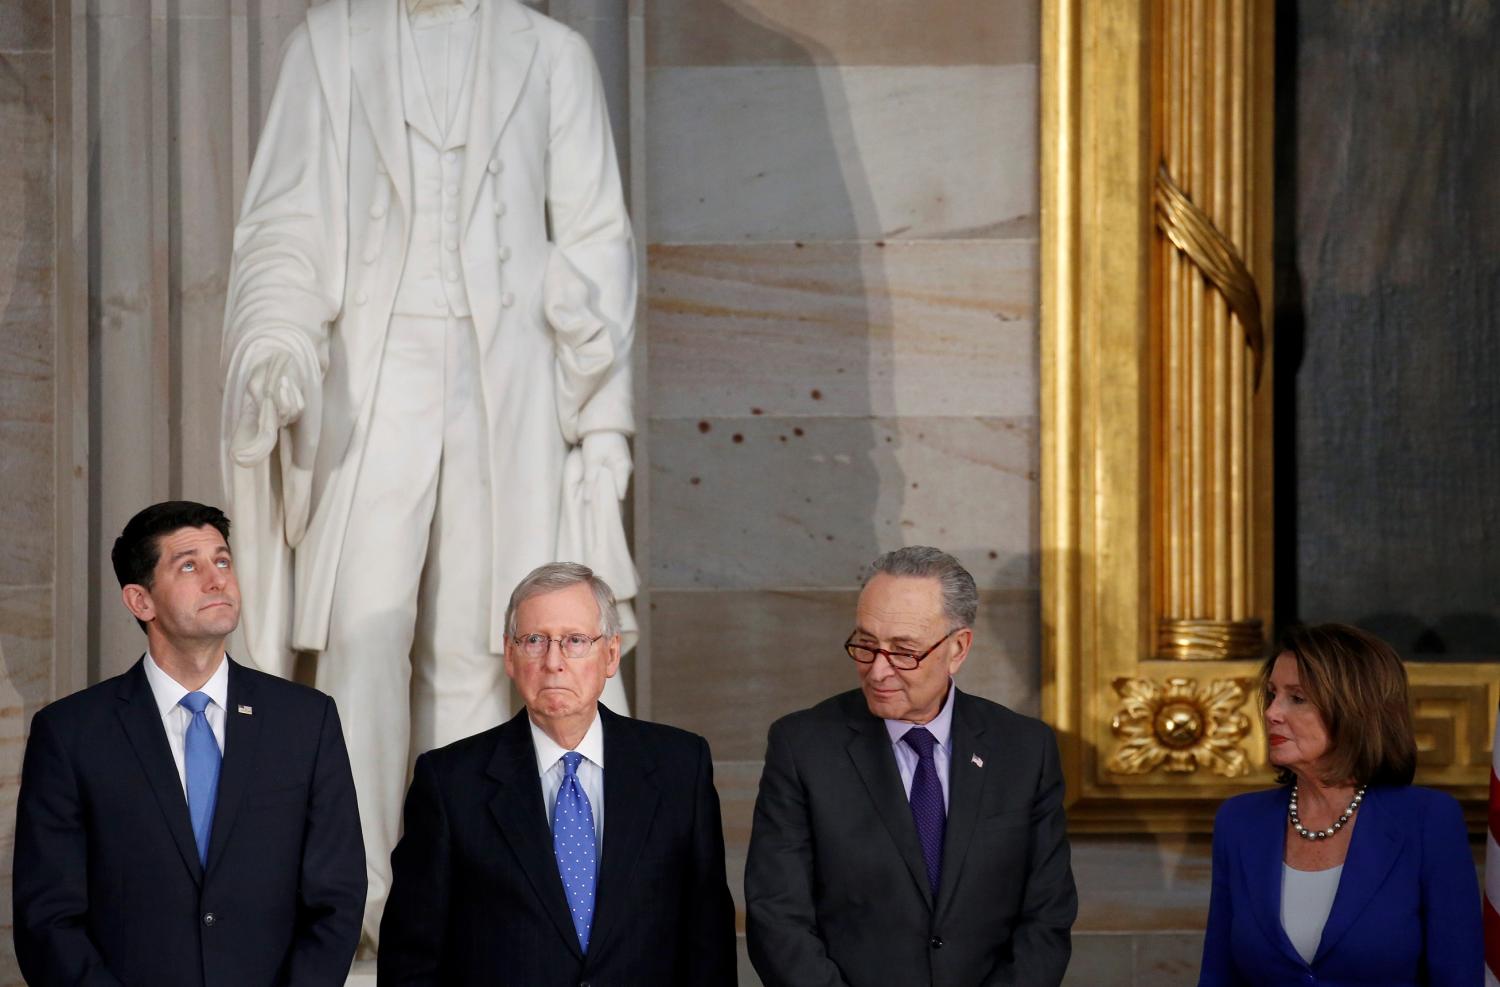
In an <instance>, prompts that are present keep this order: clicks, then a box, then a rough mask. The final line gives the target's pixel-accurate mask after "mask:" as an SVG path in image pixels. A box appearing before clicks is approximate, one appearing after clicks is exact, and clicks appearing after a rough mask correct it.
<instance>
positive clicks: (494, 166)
mask: <svg viewBox="0 0 1500 987" xmlns="http://www.w3.org/2000/svg"><path fill="white" fill-rule="evenodd" d="M501 167H503V166H502V165H501V164H500V159H499V158H490V164H489V169H490V174H491V175H498V174H500V169H501ZM579 987H588V984H580V985H579Z"/></svg>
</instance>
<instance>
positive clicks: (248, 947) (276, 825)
mask: <svg viewBox="0 0 1500 987" xmlns="http://www.w3.org/2000/svg"><path fill="white" fill-rule="evenodd" d="M228 700H229V701H228V704H227V706H228V709H227V713H226V716H225V728H224V760H223V763H222V765H221V767H220V772H219V791H218V803H217V805H216V807H215V811H214V822H213V831H212V836H211V837H210V842H209V851H208V865H207V867H206V868H205V867H203V866H201V865H200V864H199V862H198V848H197V844H196V843H195V842H194V840H193V830H192V824H191V821H190V820H189V817H188V807H187V798H186V796H184V795H183V791H182V782H181V780H180V779H179V776H178V774H177V768H176V765H175V764H174V763H173V760H172V753H171V749H170V748H169V747H168V746H167V734H166V729H165V727H164V726H163V725H162V721H161V714H160V712H159V711H158V709H157V706H156V700H155V698H154V697H153V695H152V693H151V686H150V684H149V683H148V682H147V680H146V672H145V668H144V666H143V665H142V663H141V662H137V663H136V664H135V666H134V667H132V668H131V669H130V671H128V672H126V673H125V674H124V675H120V676H118V677H116V678H112V679H109V680H107V681H104V682H101V683H99V684H98V685H96V686H93V687H91V688H88V689H85V690H83V691H82V692H78V693H74V694H73V695H71V696H68V697H67V698H65V699H60V700H58V701H57V702H55V703H53V704H51V705H50V706H48V707H46V708H45V709H43V710H42V711H41V712H39V713H37V714H36V716H35V717H34V718H33V719H32V721H31V737H30V739H29V740H28V741H27V744H26V760H25V766H24V768H23V769H22V774H21V793H20V800H19V803H18V805H17V809H16V855H15V871H14V873H15V878H14V903H15V941H16V956H17V958H18V959H19V960H20V965H21V973H22V975H23V976H24V977H25V978H26V982H27V983H29V984H31V985H32V987H48V985H54V984H55V985H59V987H61V985H64V984H66V985H70V987H71V985H83V984H86V985H91V987H104V985H111V987H113V985H131V987H137V985H138V987H207V985H212V987H238V985H244V987H267V985H273V984H274V985H282V984H285V985H296V987H302V985H304V984H306V985H328V987H334V985H342V984H343V983H344V980H345V978H346V977H347V976H348V974H349V965H350V962H351V961H352V960H353V958H354V949H355V946H356V945H358V941H359V925H360V918H361V915H362V913H363V911H364V902H365V865H364V853H363V850H362V848H361V838H360V829H359V812H358V809H357V807H356V805H355V801H354V779H353V777H352V776H351V775H350V772H349V756H348V753H347V751H346V750H345V748H344V737H343V733H342V732H341V731H340V728H339V717H338V712H337V710H335V708H334V705H333V700H331V699H329V698H328V697H327V696H325V695H323V694H322V693H320V692H316V691H314V690H312V689H309V688H306V687H305V686H300V685H296V684H294V683H291V682H286V681H284V680H282V679H278V678H275V677H274V676H270V675H265V674H262V673H261V672H257V671H253V670H251V669H248V668H245V667H244V666H241V665H237V664H235V663H234V662H233V661H231V662H230V663H229V695H228ZM240 707H244V708H246V709H248V710H249V712H238V709H239V708H240Z"/></svg>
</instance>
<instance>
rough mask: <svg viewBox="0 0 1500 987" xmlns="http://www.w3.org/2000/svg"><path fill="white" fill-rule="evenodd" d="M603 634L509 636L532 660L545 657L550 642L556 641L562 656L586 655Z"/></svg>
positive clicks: (577, 656)
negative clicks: (591, 635)
mask: <svg viewBox="0 0 1500 987" xmlns="http://www.w3.org/2000/svg"><path fill="white" fill-rule="evenodd" d="M603 636H604V635H603V634H596V635H595V636H593V637H589V636H588V635H587V634H564V635H563V636H562V637H548V636H547V635H545V634H517V635H516V636H515V637H513V638H511V640H512V641H514V642H515V645H516V647H517V648H519V649H520V651H521V654H523V655H525V656H526V657H527V658H531V659H533V660H535V659H538V658H545V657H547V652H549V651H551V650H552V642H554V641H556V642H557V647H558V650H559V651H561V652H562V656H563V657H564V658H571V659H573V660H574V661H577V660H578V659H579V658H583V657H585V656H586V655H588V653H589V651H591V650H592V649H593V647H594V642H596V641H598V640H599V639H600V638H602V637H603Z"/></svg>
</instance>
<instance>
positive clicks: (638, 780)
mask: <svg viewBox="0 0 1500 987" xmlns="http://www.w3.org/2000/svg"><path fill="white" fill-rule="evenodd" d="M599 715H600V717H602V718H603V720H604V761H605V767H604V826H605V830H604V858H603V860H601V861H600V866H599V885H598V888H597V891H596V894H595V898H594V901H595V906H594V924H593V927H592V928H591V929H590V931H589V949H590V950H591V951H597V950H598V949H599V948H600V947H601V946H603V945H604V944H605V942H606V941H607V939H608V937H609V934H610V932H612V931H613V930H614V928H615V926H616V925H618V924H619V918H620V914H621V912H623V911H624V910H625V909H627V908H629V907H631V904H632V901H633V899H632V897H631V895H630V894H629V889H630V883H631V882H630V878H631V874H632V873H633V871H634V868H635V862H636V860H637V859H638V858H639V857H640V852H641V847H642V846H643V845H645V842H646V836H647V834H648V833H650V831H651V822H652V820H653V819H654V818H655V816H656V808H657V804H658V803H659V802H660V801H661V793H660V791H659V790H658V789H657V787H656V784H655V782H654V781H653V780H652V777H651V776H652V774H653V771H654V769H655V765H653V764H652V763H651V761H650V760H649V758H647V756H646V752H645V751H644V750H642V749H641V747H640V745H639V744H637V743H636V741H635V738H634V737H633V736H632V735H631V734H630V732H629V724H628V723H623V722H622V721H621V718H620V717H618V716H616V715H615V714H613V713H611V712H610V711H609V710H607V709H606V708H605V707H604V706H603V704H600V706H599Z"/></svg>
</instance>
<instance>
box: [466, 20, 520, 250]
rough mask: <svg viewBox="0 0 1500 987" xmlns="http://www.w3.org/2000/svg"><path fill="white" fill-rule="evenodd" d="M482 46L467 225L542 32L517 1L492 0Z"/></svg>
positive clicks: (472, 112) (470, 135)
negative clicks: (537, 33)
mask: <svg viewBox="0 0 1500 987" xmlns="http://www.w3.org/2000/svg"><path fill="white" fill-rule="evenodd" d="M479 20H480V26H479V45H478V48H477V50H476V51H475V53H474V58H475V64H474V72H473V79H474V83H475V84H474V88H473V96H472V102H471V103H470V104H469V126H468V132H467V135H466V137H465V147H466V148H467V151H466V153H465V154H464V174H463V184H462V186H461V188H462V198H461V199H460V200H459V204H460V206H461V207H462V210H463V211H462V213H461V214H460V221H461V222H462V223H463V224H464V226H465V228H467V226H468V221H469V218H470V217H471V216H472V215H473V213H474V203H475V201H476V200H477V198H478V196H479V183H480V182H481V181H482V180H483V178H484V175H485V172H486V171H487V170H488V169H489V163H490V156H491V154H492V153H493V150H494V146H495V142H496V141H497V140H499V139H500V133H501V131H503V130H504V129H505V124H506V121H508V120H509V119H510V114H511V110H512V109H514V108H515V105H516V100H517V98H519V97H520V95H521V87H522V85H524V84H525V82H526V74H527V73H528V72H529V71H530V70H531V60H532V57H533V56H534V55H535V54H536V32H535V31H533V30H532V29H531V21H530V20H529V19H528V17H527V15H526V14H525V13H524V12H523V11H522V10H521V7H520V4H518V3H516V2H514V0H487V2H484V3H481V4H480V7H479Z"/></svg>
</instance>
